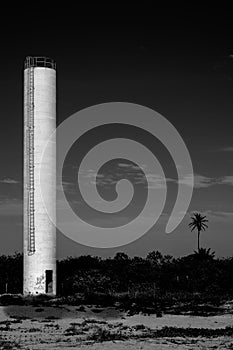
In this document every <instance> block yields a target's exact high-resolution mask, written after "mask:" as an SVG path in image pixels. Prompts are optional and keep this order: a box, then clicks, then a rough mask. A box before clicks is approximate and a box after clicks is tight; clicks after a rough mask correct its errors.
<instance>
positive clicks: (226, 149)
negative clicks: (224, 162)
mask: <svg viewBox="0 0 233 350" xmlns="http://www.w3.org/2000/svg"><path fill="white" fill-rule="evenodd" d="M220 151H222V152H233V146H229V147H224V148H221V149H220Z"/></svg>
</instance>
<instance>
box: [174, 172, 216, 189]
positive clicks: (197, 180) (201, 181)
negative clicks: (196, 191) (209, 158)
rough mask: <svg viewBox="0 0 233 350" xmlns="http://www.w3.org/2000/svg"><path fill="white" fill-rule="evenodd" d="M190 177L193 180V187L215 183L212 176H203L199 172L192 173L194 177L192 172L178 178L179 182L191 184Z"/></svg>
mask: <svg viewBox="0 0 233 350" xmlns="http://www.w3.org/2000/svg"><path fill="white" fill-rule="evenodd" d="M192 179H193V180H194V188H205V187H209V186H212V185H214V184H215V179H214V178H210V177H208V176H204V175H200V174H194V177H193V175H192V174H190V175H187V176H185V177H184V178H183V179H181V180H179V183H180V184H184V185H187V186H191V185H192Z"/></svg>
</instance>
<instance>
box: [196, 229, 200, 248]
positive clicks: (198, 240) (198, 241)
mask: <svg viewBox="0 0 233 350" xmlns="http://www.w3.org/2000/svg"><path fill="white" fill-rule="evenodd" d="M199 250H200V231H199V230H198V233H197V251H198V252H199Z"/></svg>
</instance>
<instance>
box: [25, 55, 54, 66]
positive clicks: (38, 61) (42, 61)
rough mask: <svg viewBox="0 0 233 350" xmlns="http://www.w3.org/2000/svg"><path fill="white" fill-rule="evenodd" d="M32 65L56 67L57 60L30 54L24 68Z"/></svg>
mask: <svg viewBox="0 0 233 350" xmlns="http://www.w3.org/2000/svg"><path fill="white" fill-rule="evenodd" d="M31 67H44V68H52V69H56V62H55V61H54V60H53V59H52V58H49V57H42V56H41V57H31V56H28V57H26V58H25V61H24V69H27V68H31Z"/></svg>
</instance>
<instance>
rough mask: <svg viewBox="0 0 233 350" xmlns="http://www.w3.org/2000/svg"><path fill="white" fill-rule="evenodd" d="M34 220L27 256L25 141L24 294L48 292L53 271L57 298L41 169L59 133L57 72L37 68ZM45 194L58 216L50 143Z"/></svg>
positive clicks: (26, 82)
mask: <svg viewBox="0 0 233 350" xmlns="http://www.w3.org/2000/svg"><path fill="white" fill-rule="evenodd" d="M30 69H31V68H27V69H25V70H24V135H26V128H27V121H28V103H29V98H28V91H29V79H28V76H29V70H30ZM33 71H34V79H33V80H34V210H35V211H34V219H35V252H34V253H33V254H28V210H29V203H28V183H29V172H28V150H27V149H26V140H25V139H26V138H25V137H24V287H23V288H24V294H40V293H45V292H46V289H45V288H46V287H45V286H46V283H45V282H46V281H45V279H46V276H45V271H46V270H52V271H53V294H56V228H55V226H54V225H53V224H52V223H51V221H50V219H49V217H48V214H47V211H46V208H45V206H44V202H43V198H42V196H41V191H40V167H41V158H42V154H43V151H44V147H45V144H46V143H47V141H48V138H49V136H50V135H51V134H52V132H53V131H54V130H55V129H56V71H55V70H54V69H51V68H44V67H34V68H33ZM43 162H44V163H43V168H44V169H45V171H46V181H45V183H44V184H43V185H44V186H45V187H46V193H47V194H48V195H49V198H50V202H49V205H50V206H51V207H50V210H53V212H54V214H55V213H56V144H55V143H52V142H51V143H50V145H49V147H48V153H47V155H46V158H43Z"/></svg>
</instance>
